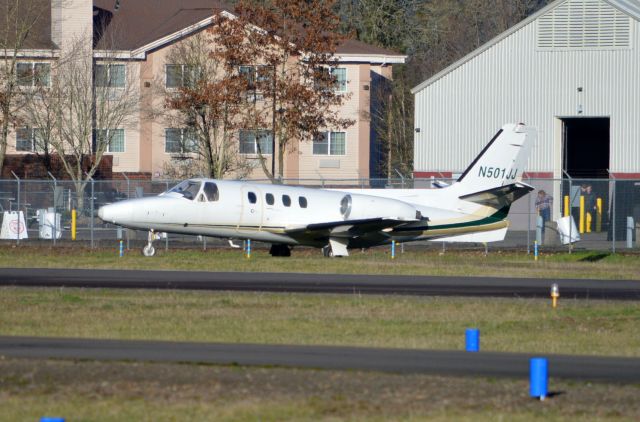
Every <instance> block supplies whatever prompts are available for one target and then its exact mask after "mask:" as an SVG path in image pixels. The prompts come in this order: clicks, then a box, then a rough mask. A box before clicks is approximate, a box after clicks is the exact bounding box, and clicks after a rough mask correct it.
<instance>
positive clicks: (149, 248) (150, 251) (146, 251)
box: [142, 230, 156, 256]
mask: <svg viewBox="0 0 640 422" xmlns="http://www.w3.org/2000/svg"><path fill="white" fill-rule="evenodd" d="M155 238H156V234H155V233H154V232H153V230H149V236H148V237H147V239H148V243H147V244H146V245H145V246H144V248H142V255H144V256H154V255H155V254H156V248H154V247H153V241H154V240H155Z"/></svg>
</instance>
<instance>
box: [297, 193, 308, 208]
mask: <svg viewBox="0 0 640 422" xmlns="http://www.w3.org/2000/svg"><path fill="white" fill-rule="evenodd" d="M298 204H300V208H307V198H305V197H304V196H299V197H298Z"/></svg>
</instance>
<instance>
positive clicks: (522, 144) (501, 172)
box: [454, 123, 537, 197]
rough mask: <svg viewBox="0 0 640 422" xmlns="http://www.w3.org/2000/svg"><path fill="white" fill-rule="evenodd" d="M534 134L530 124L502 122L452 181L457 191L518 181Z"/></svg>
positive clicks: (487, 188)
mask: <svg viewBox="0 0 640 422" xmlns="http://www.w3.org/2000/svg"><path fill="white" fill-rule="evenodd" d="M536 136H537V134H536V130H535V129H534V128H531V127H527V126H525V125H524V124H522V123H520V124H506V125H504V126H503V127H502V129H500V131H498V133H497V134H496V135H495V136H494V137H493V139H492V140H491V142H489V144H488V145H487V146H486V147H485V148H484V149H483V150H482V152H481V153H480V155H478V156H477V157H476V159H475V160H474V161H473V162H472V163H471V165H470V166H469V167H468V168H467V169H466V170H465V171H464V173H462V175H461V176H460V177H459V178H458V180H457V181H456V183H455V184H454V186H456V189H457V190H458V195H459V196H461V197H464V196H467V197H468V196H471V195H473V194H476V193H480V192H487V191H492V190H494V189H497V188H501V187H503V186H506V185H512V184H518V185H520V184H521V183H520V182H521V181H522V174H523V172H524V169H525V166H526V165H527V161H528V160H529V156H530V155H531V146H532V145H533V143H534V142H535V140H536Z"/></svg>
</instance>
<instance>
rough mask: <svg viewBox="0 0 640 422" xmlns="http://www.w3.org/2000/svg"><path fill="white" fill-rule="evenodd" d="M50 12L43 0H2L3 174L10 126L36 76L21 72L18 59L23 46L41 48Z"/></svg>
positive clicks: (0, 151)
mask: <svg viewBox="0 0 640 422" xmlns="http://www.w3.org/2000/svg"><path fill="white" fill-rule="evenodd" d="M48 13H49V6H48V2H47V1H44V0H0V56H1V57H0V174H1V173H2V167H3V165H4V158H5V155H6V152H7V144H8V138H9V130H10V128H11V127H16V125H17V122H18V111H19V110H21V109H22V107H23V106H24V102H25V94H29V91H28V90H27V91H25V90H24V89H23V86H24V85H27V84H28V83H29V80H31V81H33V80H34V75H33V73H32V74H31V75H30V77H29V75H27V74H23V75H19V74H18V62H19V60H20V59H21V54H22V53H23V52H24V49H26V48H29V47H33V46H39V47H40V48H42V47H41V46H40V45H39V44H38V43H39V42H43V39H42V38H43V34H41V33H40V32H39V31H40V29H41V28H42V27H43V17H44V16H45V15H46V14H48ZM31 70H32V71H33V69H31ZM24 73H28V72H24ZM21 76H22V78H21ZM36 80H37V78H36Z"/></svg>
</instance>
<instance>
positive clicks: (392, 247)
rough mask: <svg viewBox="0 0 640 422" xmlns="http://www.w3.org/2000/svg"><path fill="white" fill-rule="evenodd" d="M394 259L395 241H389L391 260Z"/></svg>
mask: <svg viewBox="0 0 640 422" xmlns="http://www.w3.org/2000/svg"><path fill="white" fill-rule="evenodd" d="M395 258H396V241H395V240H392V241H391V259H395Z"/></svg>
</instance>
